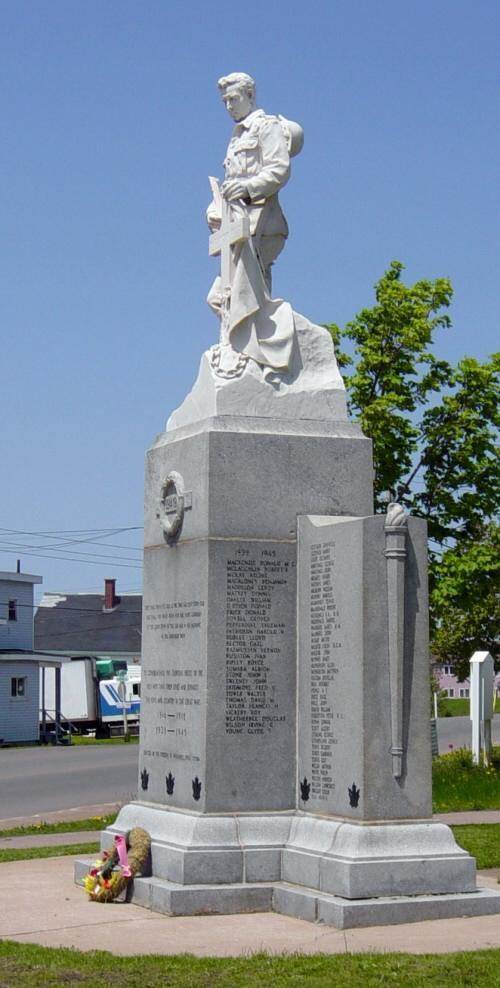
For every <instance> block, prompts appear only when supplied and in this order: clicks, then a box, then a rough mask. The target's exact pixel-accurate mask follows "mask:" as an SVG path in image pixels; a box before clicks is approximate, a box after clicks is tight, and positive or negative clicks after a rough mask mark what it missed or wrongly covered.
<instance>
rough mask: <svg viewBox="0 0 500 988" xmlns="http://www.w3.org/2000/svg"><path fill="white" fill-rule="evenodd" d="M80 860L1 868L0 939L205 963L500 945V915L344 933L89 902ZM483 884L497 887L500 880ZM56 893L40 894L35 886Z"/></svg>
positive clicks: (284, 921)
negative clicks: (188, 956)
mask: <svg viewBox="0 0 500 988" xmlns="http://www.w3.org/2000/svg"><path fill="white" fill-rule="evenodd" d="M74 860H75V859H74V857H73V855H69V856H68V857H65V858H45V859H43V860H42V859H38V860H33V861H18V862H10V863H6V864H1V865H0V937H3V938H8V939H10V940H17V941H19V942H23V943H38V944H42V945H45V946H49V947H76V948H77V949H79V950H110V951H112V952H113V953H115V954H120V955H136V954H164V955H168V954H178V953H182V952H187V953H192V954H195V955H196V956H199V957H207V956H218V957H223V956H233V957H234V956H241V955H245V954H248V953H251V952H255V951H260V950H266V951H269V952H270V953H297V952H298V953H304V954H310V953H318V952H321V953H329V954H337V953H348V952H353V953H360V952H366V951H376V952H387V951H404V952H408V953H415V954H419V953H428V952H431V953H447V952H451V951H461V950H479V949H484V948H488V947H500V922H499V918H498V916H479V917H473V918H469V919H462V918H459V919H452V920H432V921H426V922H421V923H410V924H406V925H401V926H390V927H387V926H383V927H370V928H369V929H355V930H346V931H340V930H336V929H334V928H332V927H327V926H322V925H317V924H314V923H308V922H305V921H304V920H300V919H294V918H292V917H289V916H282V915H278V914H277V913H252V914H249V915H237V916H181V917H170V916H159V915H158V914H157V913H151V912H149V911H148V910H146V909H141V908H140V907H139V906H134V905H131V904H125V903H123V904H122V903H109V904H106V905H102V904H99V903H95V902H89V900H88V899H87V897H86V896H85V894H84V892H83V890H82V889H81V888H78V887H77V886H75V885H74V884H73V869H74ZM495 870H496V869H495ZM481 883H482V884H485V885H486V884H488V885H489V884H491V885H493V884H494V883H496V877H495V876H490V877H489V879H487V878H483V876H482V875H481ZM34 887H35V888H37V889H43V888H45V889H47V890H49V889H50V895H49V894H47V895H36V896H34V895H33V888H34ZM497 887H498V886H497Z"/></svg>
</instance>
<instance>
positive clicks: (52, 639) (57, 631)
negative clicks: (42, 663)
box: [35, 579, 142, 665]
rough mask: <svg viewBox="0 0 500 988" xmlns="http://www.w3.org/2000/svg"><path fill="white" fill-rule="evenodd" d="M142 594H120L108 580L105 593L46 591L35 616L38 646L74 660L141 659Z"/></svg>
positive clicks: (131, 662) (133, 662)
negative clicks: (87, 658) (85, 658)
mask: <svg viewBox="0 0 500 988" xmlns="http://www.w3.org/2000/svg"><path fill="white" fill-rule="evenodd" d="M141 630H142V594H140V593H127V594H117V592H116V580H114V579H106V580H105V581H104V586H103V592H102V593H91V594H89V593H66V592H65V591H60V592H58V593H44V595H43V597H42V599H41V601H40V603H39V605H38V608H37V612H36V615H35V647H36V648H37V649H40V650H42V651H44V652H51V653H52V654H54V655H57V654H64V655H69V656H71V658H73V659H77V658H81V657H85V656H92V657H93V658H95V659H110V658H111V659H121V660H124V661H125V662H126V663H127V665H138V664H140V661H141V642H142V635H141Z"/></svg>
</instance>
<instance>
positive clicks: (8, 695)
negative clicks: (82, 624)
mask: <svg viewBox="0 0 500 988" xmlns="http://www.w3.org/2000/svg"><path fill="white" fill-rule="evenodd" d="M41 582H42V577H41V576H33V574H31V573H21V572H20V567H19V566H18V571H17V572H16V573H9V572H0V744H11V743H13V742H23V741H26V742H28V741H35V742H36V741H38V740H39V737H40V669H44V668H45V667H46V666H50V667H55V668H56V676H57V677H58V678H59V680H60V669H61V663H62V662H64V661H67V660H66V659H65V657H64V656H61V657H57V658H53V657H52V656H49V655H44V654H43V653H39V652H35V651H34V650H33V609H34V605H33V587H34V585H35V583H41Z"/></svg>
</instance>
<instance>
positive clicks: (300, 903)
mask: <svg viewBox="0 0 500 988" xmlns="http://www.w3.org/2000/svg"><path fill="white" fill-rule="evenodd" d="M219 90H220V95H221V97H222V100H223V102H224V104H225V107H226V109H227V110H228V111H229V114H230V115H231V117H232V119H233V121H234V129H233V132H232V136H231V138H230V142H229V146H228V148H227V152H226V157H225V161H224V170H225V175H224V179H223V181H222V183H219V182H218V181H217V180H216V179H211V180H210V184H211V189H212V201H211V203H210V206H209V208H208V211H207V219H208V224H209V228H210V233H209V251H210V254H212V255H213V256H214V258H219V259H220V274H219V275H218V276H217V278H216V279H215V281H214V284H213V285H212V287H211V289H210V293H209V296H208V302H209V305H210V306H211V308H212V309H213V311H214V312H215V314H216V316H217V318H218V320H219V322H220V332H219V340H218V342H217V343H216V344H215V345H214V346H212V347H211V348H210V349H209V350H208V351H207V352H206V353H204V354H203V356H202V358H201V364H200V369H199V374H198V378H197V380H196V382H195V384H194V386H193V389H192V391H191V393H190V394H189V395H188V396H187V397H186V399H185V400H184V402H183V403H182V405H181V406H180V407H179V408H178V409H177V410H176V411H174V412H173V413H172V414H171V416H170V418H169V420H168V423H167V426H166V430H165V431H164V432H162V433H160V435H159V436H158V437H157V439H156V440H155V442H154V444H153V445H152V447H151V449H149V450H148V453H147V460H146V487H145V562H144V566H145V568H144V596H143V649H142V698H141V704H142V712H141V737H140V766H139V797H138V799H137V801H135V802H132V803H130V804H128V805H127V806H125V807H123V809H122V810H121V811H120V813H119V815H118V818H117V820H116V823H115V824H114V825H113V826H112V827H111V828H109V829H108V830H107V831H106V832H105V833H104V834H103V842H104V844H105V845H107V844H109V843H110V842H111V841H112V838H113V835H114V834H116V833H125V832H127V831H128V830H129V829H130V828H132V827H136V826H138V827H142V828H144V829H145V830H147V831H148V833H149V834H150V835H151V840H152V849H151V870H150V874H149V875H146V876H144V877H142V878H138V879H135V881H134V884H133V890H132V900H133V901H134V902H135V903H137V904H139V905H143V906H145V907H147V908H150V909H153V910H156V911H158V912H162V913H165V914H172V915H193V914H199V913H243V912H253V911H265V910H275V911H277V912H282V913H286V914H289V915H293V916H297V917H301V918H303V919H308V920H313V921H322V922H325V923H329V924H333V925H334V926H337V927H340V928H347V927H354V926H368V925H373V924H391V923H404V922H409V921H412V920H421V919H433V918H440V917H451V916H469V915H477V914H482V913H493V912H499V911H500V890H499V891H498V892H496V891H494V890H492V889H486V888H483V889H478V888H477V887H476V870H475V861H474V859H473V858H471V857H470V856H469V855H468V854H467V853H466V852H465V851H463V850H461V849H460V848H459V847H458V846H457V844H456V842H455V840H454V837H453V834H452V832H451V830H450V829H449V827H447V826H445V825H444V824H441V823H436V822H433V821H432V809H431V748H430V704H429V651H428V605H427V576H426V565H427V564H426V558H427V542H426V525H425V522H424V521H423V520H422V519H419V518H412V517H408V516H407V515H406V514H405V512H404V510H403V508H402V507H401V506H400V505H398V504H390V505H389V506H388V510H387V513H386V514H378V515H374V514H373V498H372V480H373V470H372V459H371V443H370V441H369V440H368V439H367V438H366V437H365V436H363V434H362V433H361V430H360V427H359V426H358V425H356V424H355V423H353V422H351V421H350V420H349V417H348V414H347V407H346V396H345V388H344V385H343V382H342V379H341V376H340V374H339V371H338V367H337V363H336V360H335V354H334V349H333V344H332V340H331V337H330V334H329V333H328V332H327V330H326V329H323V328H321V327H319V326H315V325H312V324H311V322H309V320H308V319H307V318H306V317H305V316H303V315H300V314H299V313H297V312H294V311H293V309H292V307H291V305H290V304H289V303H288V302H287V301H285V300H283V299H280V298H277V297H275V296H274V293H273V288H272V277H271V275H272V267H273V264H274V262H275V261H276V259H277V258H278V256H279V254H280V253H281V251H282V250H283V247H284V246H285V243H286V237H287V235H288V227H287V223H286V219H285V216H284V214H283V211H282V209H281V205H280V202H279V191H280V189H281V188H282V187H283V186H284V185H285V183H286V182H287V181H288V179H289V176H290V166H291V160H292V158H293V157H294V155H296V154H298V153H299V152H300V150H301V147H302V142H303V135H302V130H301V127H299V126H298V125H297V124H296V123H294V122H292V121H289V120H286V119H284V118H283V117H280V116H273V115H269V114H267V113H265V112H264V111H263V110H262V109H259V108H257V104H256V96H255V85H254V82H253V80H252V79H251V78H250V77H249V76H247V75H246V74H245V73H233V74H232V75H229V76H226V77H224V78H223V79H221V80H219ZM313 248H314V245H312V244H311V250H312V249H313ZM216 263H218V262H217V261H215V260H214V265H215V264H216ZM82 867H83V866H82V865H80V866H79V871H78V869H77V872H78V873H79V874H81V873H82ZM85 867H86V865H85Z"/></svg>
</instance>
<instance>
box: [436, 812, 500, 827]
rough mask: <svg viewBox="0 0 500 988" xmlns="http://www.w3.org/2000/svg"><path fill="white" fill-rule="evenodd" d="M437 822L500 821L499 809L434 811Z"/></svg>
mask: <svg viewBox="0 0 500 988" xmlns="http://www.w3.org/2000/svg"><path fill="white" fill-rule="evenodd" d="M434 820H436V822H437V823H448V824H460V823H500V810H465V811H463V812H460V813H435V814H434Z"/></svg>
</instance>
